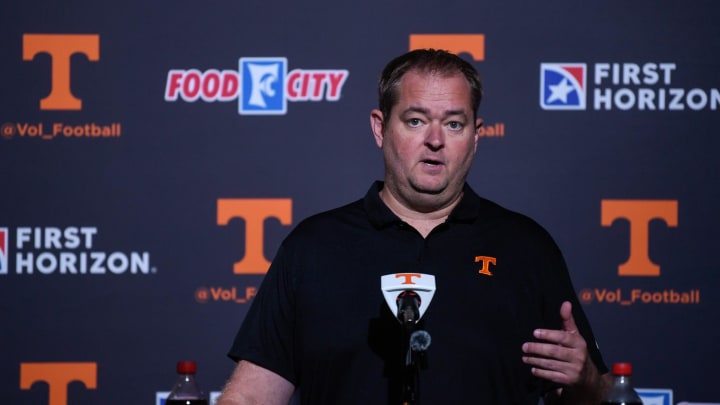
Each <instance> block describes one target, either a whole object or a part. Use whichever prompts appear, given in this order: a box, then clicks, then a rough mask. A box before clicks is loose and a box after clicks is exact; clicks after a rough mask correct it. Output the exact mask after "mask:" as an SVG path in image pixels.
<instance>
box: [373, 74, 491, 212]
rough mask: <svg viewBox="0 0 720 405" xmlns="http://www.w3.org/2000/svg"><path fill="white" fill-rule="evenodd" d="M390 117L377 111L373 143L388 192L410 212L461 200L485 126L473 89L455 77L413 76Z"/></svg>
mask: <svg viewBox="0 0 720 405" xmlns="http://www.w3.org/2000/svg"><path fill="white" fill-rule="evenodd" d="M397 100H398V101H397V104H396V105H394V106H393V108H392V111H391V113H390V117H383V115H382V112H380V111H379V110H373V111H372V113H371V125H372V128H373V133H374V134H375V141H376V143H377V145H378V147H380V148H381V149H382V150H383V155H384V158H385V186H386V187H387V188H388V191H390V192H391V193H392V194H393V196H394V197H395V198H396V199H397V200H398V201H399V202H400V203H402V204H403V205H405V206H406V207H408V208H412V209H418V210H420V211H430V210H434V209H438V208H441V207H444V206H446V205H448V204H450V203H452V202H453V201H455V200H456V199H457V197H458V196H459V195H460V193H461V192H462V187H463V184H464V182H465V178H466V177H467V173H468V171H469V170H470V165H471V163H472V159H473V156H474V155H475V150H476V147H477V140H478V132H477V129H478V128H479V126H480V124H481V123H482V120H480V119H477V120H474V119H473V117H474V114H473V111H472V107H471V101H470V87H469V85H468V83H467V81H466V80H465V78H464V76H463V75H462V74H460V73H458V74H456V75H452V76H442V75H435V74H426V73H421V72H418V71H409V72H407V73H406V74H405V75H404V76H403V77H402V79H401V81H400V84H399V87H398V99H397Z"/></svg>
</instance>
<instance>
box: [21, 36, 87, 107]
mask: <svg viewBox="0 0 720 405" xmlns="http://www.w3.org/2000/svg"><path fill="white" fill-rule="evenodd" d="M43 52H44V53H47V54H49V55H50V58H51V63H50V66H51V68H50V69H51V74H52V76H51V88H50V95H48V96H47V97H45V98H44V99H42V100H40V109H41V110H81V109H82V100H80V99H79V98H76V97H75V96H73V94H72V92H71V91H70V57H71V56H72V55H74V54H76V53H81V54H83V55H85V56H86V57H87V59H88V60H89V61H92V62H96V61H98V60H99V59H100V35H97V34H83V35H81V34H78V35H71V34H24V35H23V60H26V61H29V60H33V59H35V55H37V54H39V53H43Z"/></svg>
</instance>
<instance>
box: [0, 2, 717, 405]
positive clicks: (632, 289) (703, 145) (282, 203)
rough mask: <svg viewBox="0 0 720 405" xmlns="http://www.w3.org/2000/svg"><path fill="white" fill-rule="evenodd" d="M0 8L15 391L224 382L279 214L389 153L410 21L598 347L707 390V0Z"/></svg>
mask: <svg viewBox="0 0 720 405" xmlns="http://www.w3.org/2000/svg"><path fill="white" fill-rule="evenodd" d="M65 3H67V4H65ZM0 21H1V22H2V23H1V24H0V66H1V67H2V68H1V69H2V75H1V76H0V126H1V127H0V131H1V133H0V167H1V168H2V176H0V190H2V198H0V325H1V326H0V328H2V330H3V333H2V336H3V338H2V341H3V344H2V348H1V349H0V376H2V378H0V392H2V397H3V401H4V402H5V403H12V404H50V405H66V404H67V405H80V404H92V405H96V404H128V403H133V404H156V403H157V404H159V403H161V402H162V395H163V394H162V393H163V392H167V391H168V390H169V389H170V388H171V387H172V385H173V383H174V381H175V378H176V377H175V363H176V362H177V361H178V360H181V359H191V360H196V361H197V362H198V379H199V382H200V384H201V385H202V386H203V388H204V389H205V390H207V391H209V392H217V391H219V390H220V389H221V388H222V386H223V384H224V382H225V381H226V379H227V377H228V376H229V375H230V372H231V371H232V369H233V367H234V363H233V362H232V361H231V360H230V359H228V358H227V357H226V352H227V350H228V348H229V346H230V344H231V342H232V339H233V338H234V335H235V332H236V331H237V328H238V326H239V325H240V323H241V322H242V320H243V318H244V316H245V314H246V311H247V309H248V306H249V304H250V303H251V302H252V301H253V297H254V296H255V293H256V291H257V289H258V287H259V285H260V283H261V281H262V278H263V276H264V274H265V272H266V271H267V269H268V266H269V265H270V261H271V260H272V258H273V256H274V254H275V251H276V250H277V248H278V246H279V244H280V242H281V240H282V239H283V238H284V237H285V236H286V235H287V234H288V232H290V230H291V229H293V227H294V226H295V225H296V224H297V223H298V222H299V221H301V220H302V219H304V218H306V217H308V216H310V215H312V214H314V213H317V212H320V211H324V210H327V209H330V208H333V207H336V206H338V205H341V204H345V203H348V202H350V201H354V200H356V199H358V198H361V197H362V196H363V195H364V193H365V191H366V190H367V189H368V188H369V186H370V184H371V183H372V181H374V180H376V179H381V178H382V174H383V167H382V159H381V154H380V151H379V150H378V149H377V148H376V146H375V143H374V140H373V137H372V132H371V131H370V126H369V113H370V110H371V109H372V108H374V107H376V105H377V94H376V83H377V79H378V77H379V74H380V71H381V70H382V68H383V67H384V65H385V63H386V62H388V61H389V60H390V59H391V58H393V57H395V56H397V55H399V54H401V53H404V52H405V51H407V50H409V49H413V48H422V47H434V48H442V49H447V50H450V51H453V52H456V53H459V54H460V55H461V56H462V57H463V58H466V59H467V60H468V61H469V62H471V63H472V64H473V65H474V66H475V67H476V68H477V69H478V70H479V71H480V73H481V76H482V79H483V81H484V86H485V97H484V100H483V103H482V104H481V106H480V116H481V117H482V118H484V120H485V126H484V128H483V130H482V133H481V135H482V137H481V140H480V143H479V147H478V153H477V156H476V159H475V162H474V166H473V168H472V171H471V174H470V176H469V179H468V181H469V183H470V184H471V186H472V187H473V188H474V189H475V190H476V191H477V192H478V193H479V194H481V195H482V196H484V197H486V198H489V199H491V200H494V201H496V202H498V203H500V204H502V205H504V206H506V207H508V208H510V209H513V210H516V211H519V212H522V213H524V214H527V215H529V216H531V217H532V218H534V219H536V220H537V221H538V222H539V223H540V224H542V225H543V226H544V227H546V228H547V229H548V230H549V231H550V232H551V234H552V235H553V236H554V237H555V239H556V240H557V242H558V244H559V245H560V247H561V249H562V250H563V252H564V254H565V256H566V260H567V262H568V265H569V268H570V271H571V275H572V277H573V281H574V284H575V288H576V290H577V293H578V296H579V298H580V300H581V302H582V303H583V306H584V309H585V311H586V312H587V314H588V317H589V318H590V320H591V323H592V325H593V328H594V330H595V332H596V335H597V337H598V341H599V344H600V348H601V350H602V352H603V355H604V357H605V359H606V361H607V362H608V364H610V363H613V362H616V361H629V362H632V363H633V365H634V371H635V376H634V382H635V385H636V386H637V387H639V388H642V389H643V390H642V391H643V395H644V398H645V400H646V401H648V402H647V403H652V404H663V405H669V404H677V403H681V402H690V403H712V402H718V403H720V392H718V389H717V387H715V386H714V381H715V380H716V379H717V376H718V372H717V362H718V360H720V348H719V347H720V345H718V342H719V341H720V325H719V324H718V319H720V302H719V301H718V298H719V295H720V285H719V284H720V283H719V282H718V271H720V265H718V260H717V256H716V255H715V253H717V249H718V244H719V243H720V236H719V235H720V234H719V230H720V213H719V211H718V208H717V207H718V201H720V163H719V162H720V159H719V158H718V156H719V155H720V136H718V128H720V90H719V89H720V56H719V55H720V24H718V21H720V6H718V5H717V4H716V3H715V2H712V1H693V2H679V1H670V0H659V1H647V0H640V1H633V2H621V1H610V2H590V3H587V2H573V1H560V2H548V3H546V2H527V3H524V2H514V1H510V2H508V1H488V2H473V1H470V0H462V1H445V2H439V1H427V0H420V1H415V2H407V1H397V0H392V1H389V2H388V1H376V0H372V1H369V2H355V3H348V4H346V3H345V2H339V1H329V0H313V1H309V2H291V1H285V2H278V1H254V0H251V1H233V2H231V1H220V2H209V3H207V2H191V1H177V2H170V3H167V2H137V1H129V2H128V1H110V2H89V1H88V2H83V1H78V2H62V1H60V2H51V1H47V0H45V1H41V0H29V1H24V2H4V3H3V4H2V5H0ZM337 271H342V269H341V268H339V269H337ZM436 294H443V291H442V286H440V288H439V289H438V291H437V293H436ZM381 299H382V296H381V291H380V288H379V286H378V300H381Z"/></svg>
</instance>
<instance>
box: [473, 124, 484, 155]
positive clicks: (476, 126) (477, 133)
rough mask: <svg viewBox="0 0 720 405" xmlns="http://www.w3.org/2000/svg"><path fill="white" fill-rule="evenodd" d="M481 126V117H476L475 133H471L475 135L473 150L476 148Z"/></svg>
mask: <svg viewBox="0 0 720 405" xmlns="http://www.w3.org/2000/svg"><path fill="white" fill-rule="evenodd" d="M482 126H483V120H482V118H478V119H476V120H475V133H474V134H473V135H474V137H475V147H474V148H475V150H477V144H478V140H479V139H480V128H482Z"/></svg>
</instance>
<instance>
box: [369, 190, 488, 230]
mask: <svg viewBox="0 0 720 405" xmlns="http://www.w3.org/2000/svg"><path fill="white" fill-rule="evenodd" d="M383 186H384V183H383V182H382V181H376V182H374V183H373V184H372V186H370V189H369V190H368V192H367V194H365V198H364V201H363V205H364V207H365V212H367V214H368V218H369V220H370V223H372V224H373V226H375V227H378V228H383V227H387V226H390V225H392V224H396V223H398V222H401V219H400V218H398V216H397V215H395V213H394V212H392V210H390V208H388V206H387V205H385V203H384V202H383V200H382V199H381V198H380V190H382V188H383ZM482 201H483V199H482V198H480V196H478V195H477V194H476V193H475V191H473V189H472V188H470V186H469V185H468V184H467V183H465V185H464V186H463V196H462V198H461V199H460V202H459V203H458V205H457V206H456V207H455V208H454V209H453V210H452V212H451V213H450V215H449V217H448V221H449V222H470V221H473V220H475V219H476V218H477V217H478V216H479V215H480V210H481V206H482Z"/></svg>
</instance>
